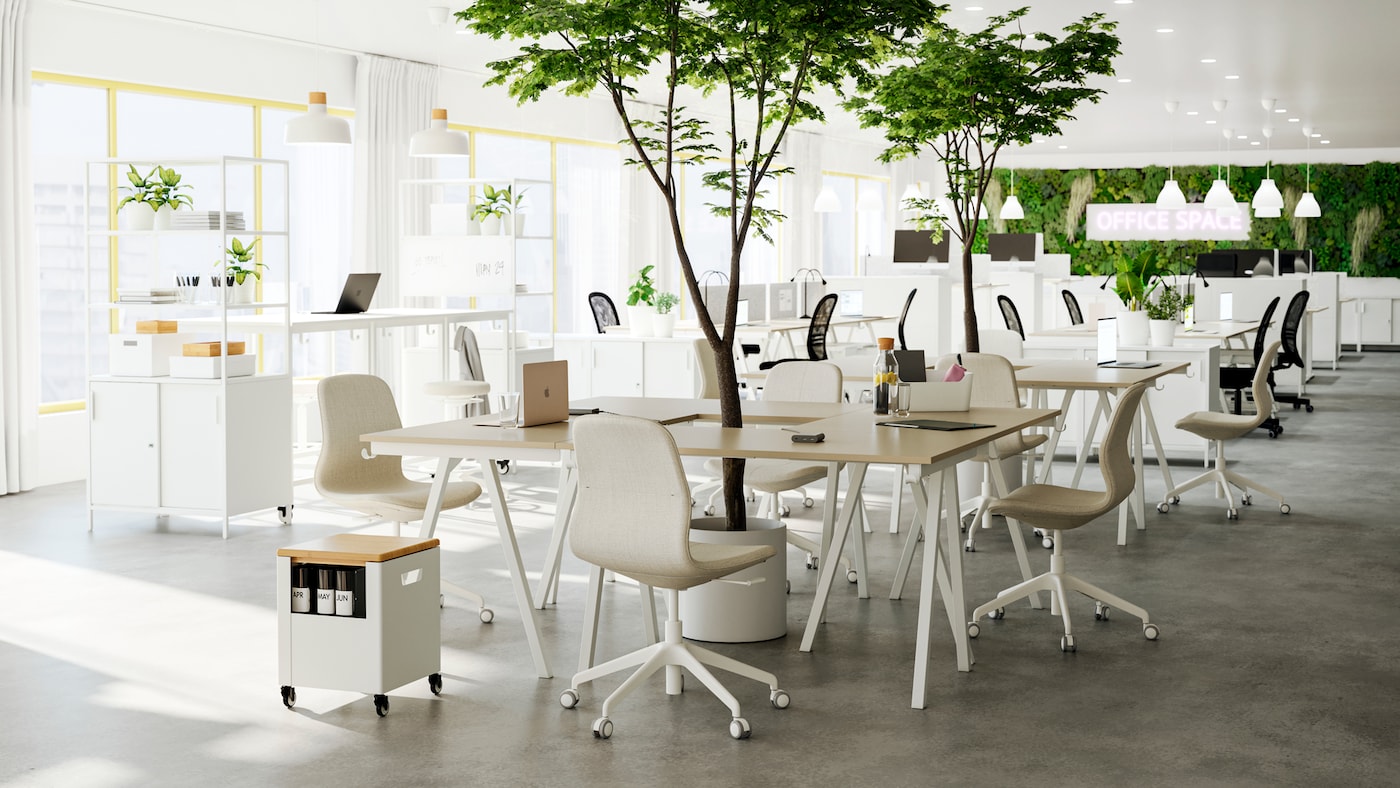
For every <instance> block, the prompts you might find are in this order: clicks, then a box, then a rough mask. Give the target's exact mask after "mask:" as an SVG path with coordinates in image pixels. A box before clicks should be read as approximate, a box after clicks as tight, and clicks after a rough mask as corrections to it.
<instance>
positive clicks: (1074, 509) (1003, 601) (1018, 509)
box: [967, 383, 1158, 651]
mask: <svg viewBox="0 0 1400 788" xmlns="http://www.w3.org/2000/svg"><path fill="white" fill-rule="evenodd" d="M1146 390H1147V384H1146V383H1139V384H1137V385H1136V386H1133V387H1131V388H1129V389H1128V390H1127V391H1124V392H1123V396H1122V397H1121V398H1120V399H1119V400H1118V409H1117V410H1116V411H1114V413H1113V419H1112V421H1110V422H1109V425H1108V432H1107V433H1105V435H1104V439H1103V443H1102V444H1101V445H1100V447H1099V468H1100V469H1101V470H1102V471H1103V480H1104V489H1103V491H1102V492H1100V491H1098V490H1078V489H1075V488H1073V487H1058V486H1056V485H1053V484H1028V485H1026V486H1024V487H1021V488H1020V489H1018V490H1016V491H1015V492H1013V493H1011V494H1010V495H1007V496H1005V497H1003V498H998V499H997V500H995V501H992V504H991V506H990V507H988V511H990V512H991V513H992V514H1001V515H1005V516H1006V517H1007V519H1011V518H1015V519H1017V520H1020V521H1022V522H1024V523H1028V524H1030V525H1032V526H1036V527H1039V528H1044V529H1047V530H1050V531H1052V532H1053V534H1054V540H1055V552H1054V553H1052V554H1051V556H1050V571H1049V572H1046V573H1045V574H1043V575H1038V576H1036V577H1033V578H1031V579H1030V580H1026V581H1024V582H1022V583H1020V584H1019V585H1015V586H1012V587H1011V588H1008V589H1006V590H1005V591H1003V592H1001V593H1000V594H998V595H997V598H996V599H993V600H992V601H990V602H987V603H986V604H983V605H979V606H978V607H977V609H976V610H974V611H973V612H972V620H971V621H969V622H968V625H967V634H968V636H969V637H977V636H978V634H980V632H981V625H980V624H978V623H977V622H978V619H980V618H982V616H990V617H991V618H992V619H993V620H996V619H1000V618H1002V617H1003V616H1004V613H1005V608H1006V606H1007V605H1009V604H1010V603H1012V602H1015V601H1016V600H1018V599H1024V598H1025V597H1027V596H1030V595H1031V594H1034V593H1036V592H1038V591H1049V592H1050V610H1051V612H1052V613H1056V612H1058V614H1059V615H1060V617H1061V618H1062V619H1063V620H1064V624H1065V634H1064V637H1062V638H1061V639H1060V650H1061V651H1074V650H1075V646H1074V630H1073V629H1072V628H1071V624H1070V618H1069V601H1070V596H1069V592H1071V591H1078V592H1079V593H1081V594H1084V595H1085V596H1088V597H1089V598H1090V599H1093V600H1094V618H1095V619H1096V620H1100V621H1105V620H1107V619H1108V613H1109V610H1110V609H1111V608H1113V607H1116V608H1120V609H1122V610H1125V611H1127V612H1128V613H1131V614H1132V615H1134V616H1136V617H1138V618H1140V619H1142V634H1143V636H1144V637H1146V638H1147V639H1148V640H1156V639H1157V635H1158V629H1157V625H1156V624H1153V623H1152V622H1151V621H1149V620H1148V616H1147V611H1146V610H1144V609H1142V608H1140V607H1138V606H1137V605H1134V604H1132V603H1130V602H1128V601H1126V600H1124V599H1122V598H1121V597H1118V596H1115V595H1113V594H1110V593H1109V592H1107V591H1105V590H1103V589H1102V588H1099V587H1098V586H1095V585H1093V584H1091V583H1089V582H1087V581H1085V580H1081V579H1080V578H1078V577H1075V576H1074V575H1071V574H1068V573H1067V572H1065V558H1064V555H1063V554H1062V552H1061V551H1062V550H1063V549H1064V538H1063V537H1062V532H1063V531H1068V530H1071V529H1074V528H1078V527H1080V526H1081V525H1087V524H1088V523H1091V522H1093V521H1094V520H1096V519H1098V518H1099V517H1100V516H1102V515H1104V514H1107V513H1108V512H1111V511H1113V510H1114V509H1115V508H1116V507H1117V506H1118V504H1120V503H1122V502H1123V499H1124V498H1127V497H1128V494H1129V493H1131V492H1132V491H1133V461H1132V457H1131V456H1129V453H1128V434H1129V432H1131V430H1132V426H1133V419H1134V418H1136V417H1137V410H1138V403H1139V402H1140V401H1141V400H1142V395H1143V392H1145V391H1146Z"/></svg>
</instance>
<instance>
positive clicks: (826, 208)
mask: <svg viewBox="0 0 1400 788" xmlns="http://www.w3.org/2000/svg"><path fill="white" fill-rule="evenodd" d="M812 210H813V211H815V212H817V213H836V212H837V211H839V210H841V198H839V197H837V196H836V190H835V189H833V188H831V187H830V186H823V187H822V190H821V191H820V192H818V193H817V201H816V202H815V203H813V204H812Z"/></svg>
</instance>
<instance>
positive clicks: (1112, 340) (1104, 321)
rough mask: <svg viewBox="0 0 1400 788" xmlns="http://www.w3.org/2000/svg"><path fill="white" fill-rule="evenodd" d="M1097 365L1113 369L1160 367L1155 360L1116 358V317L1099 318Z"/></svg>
mask: <svg viewBox="0 0 1400 788" xmlns="http://www.w3.org/2000/svg"><path fill="white" fill-rule="evenodd" d="M1098 356H1099V366H1101V367H1109V368H1113V369H1152V368H1153V367H1160V366H1161V364H1160V363H1159V362H1156V361H1119V360H1118V318H1115V317H1101V318H1099V342H1098Z"/></svg>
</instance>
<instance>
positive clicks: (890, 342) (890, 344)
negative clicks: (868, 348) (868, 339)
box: [875, 337, 894, 350]
mask: <svg viewBox="0 0 1400 788" xmlns="http://www.w3.org/2000/svg"><path fill="white" fill-rule="evenodd" d="M875 344H876V345H877V346H879V348H880V349H881V350H894V337H880V338H879V339H876V340H875Z"/></svg>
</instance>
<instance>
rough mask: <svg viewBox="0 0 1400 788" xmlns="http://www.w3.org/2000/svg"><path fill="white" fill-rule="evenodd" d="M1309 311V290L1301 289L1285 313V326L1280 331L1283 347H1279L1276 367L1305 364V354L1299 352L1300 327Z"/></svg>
mask: <svg viewBox="0 0 1400 788" xmlns="http://www.w3.org/2000/svg"><path fill="white" fill-rule="evenodd" d="M1274 300H1275V301H1277V300H1278V299H1277V298H1275V299H1274ZM1307 311H1308V291H1306V290H1299V291H1298V292H1296V293H1294V294H1293V300H1291V301H1289V302H1288V309H1287V311H1285V312H1284V313H1283V328H1282V329H1280V331H1279V341H1280V342H1281V343H1282V344H1283V347H1281V348H1280V349H1279V354H1278V360H1277V361H1276V362H1275V363H1274V369H1286V368H1288V367H1301V366H1303V354H1302V353H1299V352H1298V327H1299V326H1301V325H1302V323H1303V315H1304V314H1306V313H1307Z"/></svg>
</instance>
